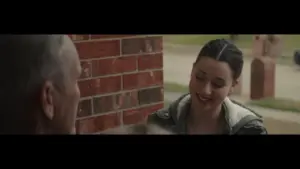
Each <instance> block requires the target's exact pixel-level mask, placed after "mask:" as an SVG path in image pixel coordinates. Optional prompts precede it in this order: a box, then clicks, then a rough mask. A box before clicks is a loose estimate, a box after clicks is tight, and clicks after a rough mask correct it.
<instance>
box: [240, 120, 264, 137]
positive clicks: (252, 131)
mask: <svg viewBox="0 0 300 169" xmlns="http://www.w3.org/2000/svg"><path fill="white" fill-rule="evenodd" d="M236 134H237V135H266V134H268V132H267V129H266V128H265V127H264V125H263V122H262V120H252V121H250V122H249V123H247V124H245V125H244V126H243V127H241V128H240V130H239V131H238V132H237V133H236Z"/></svg>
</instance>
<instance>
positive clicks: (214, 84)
mask: <svg viewBox="0 0 300 169" xmlns="http://www.w3.org/2000/svg"><path fill="white" fill-rule="evenodd" d="M212 85H213V86H214V87H215V88H221V87H223V86H224V85H221V84H217V83H213V84H212Z"/></svg>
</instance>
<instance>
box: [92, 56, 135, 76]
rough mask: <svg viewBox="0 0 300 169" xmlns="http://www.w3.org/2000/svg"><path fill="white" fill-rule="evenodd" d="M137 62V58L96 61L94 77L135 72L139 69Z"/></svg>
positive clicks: (94, 63) (94, 62)
mask: <svg viewBox="0 0 300 169" xmlns="http://www.w3.org/2000/svg"><path fill="white" fill-rule="evenodd" d="M136 60H137V59H136V56H130V57H118V58H108V59H100V60H94V61H93V64H92V65H93V66H92V67H93V76H94V77H95V76H102V75H109V74H116V73H124V72H131V71H135V70H136V69H137V64H136V63H137V61H136Z"/></svg>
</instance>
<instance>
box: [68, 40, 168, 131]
mask: <svg viewBox="0 0 300 169" xmlns="http://www.w3.org/2000/svg"><path fill="white" fill-rule="evenodd" d="M70 37H72V39H73V41H74V42H75V45H76V48H77V50H78V52H79V56H80V59H81V64H82V68H83V72H82V76H81V79H80V80H79V87H80V90H81V102H80V105H79V112H78V119H77V124H76V125H77V132H78V133H81V134H83V133H97V132H101V131H104V130H107V129H111V128H116V127H118V126H122V125H130V124H136V123H139V122H142V121H144V119H145V118H146V117H147V115H148V114H150V113H151V112H153V111H156V110H158V109H160V108H162V107H163V88H162V87H163V69H162V67H163V54H162V36H154V35H152V36H146V35H142V36H141V35H70Z"/></svg>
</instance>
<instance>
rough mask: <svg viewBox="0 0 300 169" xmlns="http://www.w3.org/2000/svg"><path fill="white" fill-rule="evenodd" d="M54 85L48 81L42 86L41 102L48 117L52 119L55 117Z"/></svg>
mask: <svg viewBox="0 0 300 169" xmlns="http://www.w3.org/2000/svg"><path fill="white" fill-rule="evenodd" d="M53 97H54V86H53V83H52V82H50V81H46V82H45V83H44V85H43V87H42V92H41V103H42V109H43V113H44V115H45V116H46V118H47V119H49V120H52V119H53V117H54V103H53Z"/></svg>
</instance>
